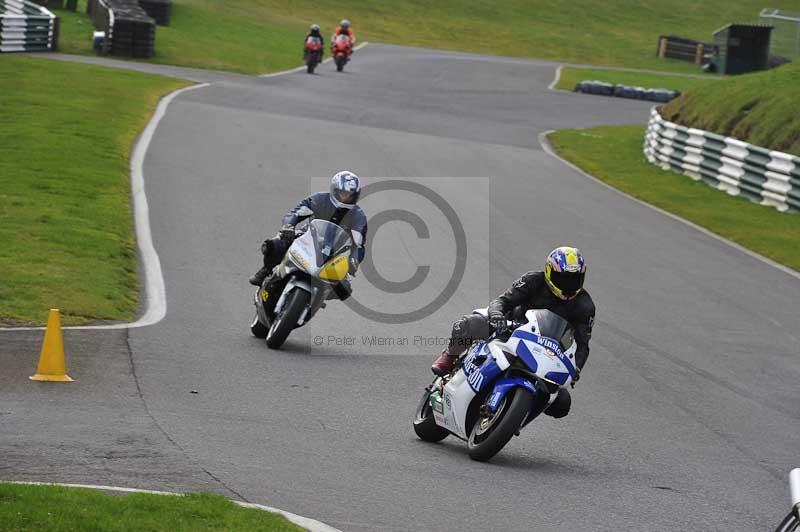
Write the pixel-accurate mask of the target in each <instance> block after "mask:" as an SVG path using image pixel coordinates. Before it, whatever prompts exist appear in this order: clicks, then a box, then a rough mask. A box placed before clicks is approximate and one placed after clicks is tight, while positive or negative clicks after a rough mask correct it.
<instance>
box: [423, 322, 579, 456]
mask: <svg viewBox="0 0 800 532" xmlns="http://www.w3.org/2000/svg"><path fill="white" fill-rule="evenodd" d="M476 312H480V313H484V314H485V310H482V311H476ZM525 319H526V320H527V322H526V323H522V324H520V323H512V324H511V327H512V329H513V333H511V336H510V337H509V338H508V340H506V341H503V339H500V338H495V339H492V340H490V341H487V342H484V341H480V342H476V343H474V344H473V345H472V346H470V348H469V349H468V350H467V352H466V354H465V355H464V356H463V357H462V358H461V359H459V361H457V362H456V365H455V366H454V368H453V371H452V372H451V373H450V374H448V375H445V376H444V377H437V378H436V379H435V380H434V381H433V383H432V384H431V385H430V386H429V387H428V388H426V389H425V393H423V395H422V399H421V400H420V403H419V406H418V407H417V411H416V415H415V418H414V431H415V432H416V433H417V436H419V437H420V439H422V440H425V441H429V442H436V441H440V440H443V439H444V438H446V437H447V436H449V435H450V434H454V435H455V436H457V437H458V438H461V439H463V440H467V442H468V446H469V456H470V458H472V459H474V460H478V461H481V462H484V461H486V460H489V459H490V458H492V457H493V456H494V455H495V454H497V453H498V452H500V450H501V449H502V448H503V447H504V446H505V445H506V443H508V442H509V440H511V437H512V436H514V435H515V434H516V435H519V431H520V430H521V429H522V428H523V427H525V426H526V425H527V424H528V423H530V422H531V421H533V420H534V419H535V418H536V417H537V416H538V415H539V414H541V413H542V412H543V411H544V410H545V409H546V408H547V407H548V406H549V405H550V404H551V403H552V402H553V401H554V400H555V398H556V395H557V393H558V390H559V388H561V387H566V386H568V385H569V384H570V383H572V382H573V379H575V376H576V373H577V370H576V369H575V351H576V349H577V345H576V343H575V339H574V330H573V328H572V326H571V325H570V324H569V323H568V322H567V321H566V320H565V319H564V318H562V317H560V316H558V315H557V314H554V313H553V312H551V311H549V310H529V311H527V312H526V313H525Z"/></svg>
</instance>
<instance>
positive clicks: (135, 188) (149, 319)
mask: <svg viewBox="0 0 800 532" xmlns="http://www.w3.org/2000/svg"><path fill="white" fill-rule="evenodd" d="M368 44H369V42H368V41H364V42H362V43H361V44H359V45H357V46H356V47H355V48H353V51H356V50H360V49H361V48H363V47H365V46H366V45H368ZM330 60H331V58H330V57H329V58H328V59H326V60H325V61H330ZM325 61H323V62H325ZM304 68H305V66H299V67H297V68H293V69H290V70H283V71H281V72H273V73H271V74H263V75H261V76H259V77H262V78H269V77H274V76H283V75H285V74H291V73H293V72H299V71H300V70H302V69H304ZM209 85H210V83H200V84H198V85H193V86H191V87H185V88H183V89H178V90H177V91H174V92H172V93H170V94H168V95H167V96H165V97H164V98H162V99H161V101H160V102H159V104H158V107H156V111H155V113H153V118H151V119H150V122H149V123H148V124H147V126H146V127H145V129H144V131H142V134H141V135H139V138H138V139H137V140H136V143H135V144H134V147H133V152H132V155H131V190H132V195H133V205H134V207H133V211H134V223H135V225H136V240H137V246H138V248H139V251H140V253H141V254H142V262H143V264H144V270H145V290H146V292H145V293H146V303H145V304H146V308H145V313H144V315H142V317H141V318H139V319H138V320H136V321H134V322H132V323H114V324H111V325H70V326H66V327H62V329H64V330H77V331H87V330H89V331H91V330H111V329H133V328H137V327H147V326H148V325H155V324H156V323H158V322H159V321H161V320H162V319H164V316H166V314H167V299H166V293H165V288H164V276H163V274H162V272H161V261H160V260H159V258H158V253H157V252H156V250H155V247H154V246H153V238H152V235H151V233H150V218H149V209H148V207H147V196H146V195H145V192H144V173H143V171H142V166H143V165H144V158H145V155H146V154H147V148H149V147H150V140H151V139H152V137H153V134H154V133H155V130H156V127H158V123H159V122H160V121H161V118H162V117H163V116H164V114H165V113H166V111H167V106H168V105H169V104H170V102H172V100H173V99H174V98H175V97H176V96H178V95H179V94H181V93H183V92H186V91H190V90H194V89H202V88H203V87H208V86H209ZM142 220H144V221H142ZM145 240H146V242H145ZM44 329H45V327H0V332H3V331H9V332H10V331H43V330H44Z"/></svg>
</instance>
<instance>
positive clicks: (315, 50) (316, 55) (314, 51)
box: [303, 37, 322, 74]
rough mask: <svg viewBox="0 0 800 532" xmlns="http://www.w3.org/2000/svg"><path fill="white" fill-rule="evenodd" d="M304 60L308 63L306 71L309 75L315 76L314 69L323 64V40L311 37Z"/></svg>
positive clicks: (307, 41) (306, 46) (304, 53)
mask: <svg viewBox="0 0 800 532" xmlns="http://www.w3.org/2000/svg"><path fill="white" fill-rule="evenodd" d="M303 60H304V61H305V63H306V71H307V72H308V73H309V74H313V73H314V69H315V68H317V65H318V64H320V63H321V62H322V39H320V38H319V37H309V38H308V39H306V44H305V48H304V51H303Z"/></svg>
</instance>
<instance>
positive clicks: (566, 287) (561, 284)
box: [550, 271, 586, 296]
mask: <svg viewBox="0 0 800 532" xmlns="http://www.w3.org/2000/svg"><path fill="white" fill-rule="evenodd" d="M585 276H586V272H557V271H551V272H550V281H551V282H552V283H553V284H554V285H555V286H556V288H558V289H559V290H561V293H562V294H564V295H565V296H574V295H575V294H577V293H578V292H579V291H580V289H581V288H583V278H584V277H585Z"/></svg>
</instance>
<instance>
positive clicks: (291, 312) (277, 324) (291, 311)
mask: <svg viewBox="0 0 800 532" xmlns="http://www.w3.org/2000/svg"><path fill="white" fill-rule="evenodd" d="M310 299H311V294H309V293H308V292H306V291H305V290H302V289H300V288H295V289H293V290H292V291H291V293H290V294H289V295H288V296H287V297H286V304H285V305H284V307H283V310H282V311H281V313H280V314H278V315H276V316H275V320H273V322H272V327H270V328H269V333H268V334H267V347H269V348H270V349H280V347H281V346H282V345H283V342H285V341H286V339H287V338H288V337H289V333H290V332H292V329H294V328H295V326H296V325H297V320H299V319H300V315H301V314H302V313H303V310H304V309H305V308H306V307H307V306H308V302H309V300H310Z"/></svg>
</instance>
